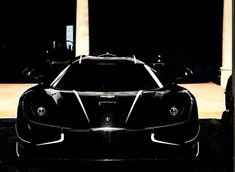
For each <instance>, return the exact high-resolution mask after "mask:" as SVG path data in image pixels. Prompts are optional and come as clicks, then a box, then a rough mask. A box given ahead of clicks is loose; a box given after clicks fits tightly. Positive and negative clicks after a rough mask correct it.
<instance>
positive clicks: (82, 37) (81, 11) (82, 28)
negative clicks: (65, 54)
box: [75, 0, 89, 56]
mask: <svg viewBox="0 0 235 172" xmlns="http://www.w3.org/2000/svg"><path fill="white" fill-rule="evenodd" d="M75 33H76V49H75V55H76V56H79V55H88V54H89V16H88V0H77V9H76V32H75Z"/></svg>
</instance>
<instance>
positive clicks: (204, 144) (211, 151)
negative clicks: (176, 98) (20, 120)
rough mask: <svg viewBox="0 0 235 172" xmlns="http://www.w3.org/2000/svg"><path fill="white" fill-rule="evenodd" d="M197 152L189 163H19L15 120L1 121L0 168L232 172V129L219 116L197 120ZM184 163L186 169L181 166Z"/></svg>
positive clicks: (19, 171) (6, 171)
mask: <svg viewBox="0 0 235 172" xmlns="http://www.w3.org/2000/svg"><path fill="white" fill-rule="evenodd" d="M200 124H201V132H200V136H199V140H200V154H199V157H198V159H197V160H196V161H194V162H193V163H192V164H186V163H187V162H180V163H179V162H173V161H171V162H170V161H169V162H166V161H165V162H131V163H130V162H128V163H127V162H76V161H75V162H63V161H53V162H45V161H40V162H30V164H26V165H27V166H26V165H22V164H18V163H17V161H16V154H15V141H16V135H15V128H14V125H15V119H1V120H0V146H1V147H0V171H1V172H24V171H25V172H26V171H27V172H38V171H43V172H47V171H57V172H60V171H102V172H105V171H122V172H125V171H145V172H147V171H152V170H153V169H155V170H154V171H164V172H167V171H179V170H181V171H192V172H233V171H234V160H233V158H234V154H233V153H234V151H233V136H234V135H233V129H230V130H227V129H225V128H224V127H223V126H222V125H221V122H220V120H218V119H200ZM185 166H187V168H184V167H185ZM26 167H27V168H26Z"/></svg>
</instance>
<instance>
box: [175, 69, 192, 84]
mask: <svg viewBox="0 0 235 172" xmlns="http://www.w3.org/2000/svg"><path fill="white" fill-rule="evenodd" d="M192 76H193V71H192V70H191V69H190V68H186V69H185V70H184V71H183V74H182V75H180V76H178V77H176V79H175V82H177V83H180V82H185V81H188V80H189V79H190V78H191V77H192Z"/></svg>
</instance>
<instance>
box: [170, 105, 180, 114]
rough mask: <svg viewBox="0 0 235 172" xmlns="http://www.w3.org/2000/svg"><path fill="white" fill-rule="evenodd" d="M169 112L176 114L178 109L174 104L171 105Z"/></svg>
mask: <svg viewBox="0 0 235 172" xmlns="http://www.w3.org/2000/svg"><path fill="white" fill-rule="evenodd" d="M169 112H170V114H171V115H172V116H177V115H178V114H179V110H178V109H177V108H176V107H175V106H173V107H171V108H170V111H169Z"/></svg>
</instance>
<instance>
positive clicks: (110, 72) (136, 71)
mask: <svg viewBox="0 0 235 172" xmlns="http://www.w3.org/2000/svg"><path fill="white" fill-rule="evenodd" d="M52 87H54V88H58V89H66V90H77V91H101V92H102V91H103V92H105V91H110V92H115V91H137V90H148V89H156V88H159V87H162V85H161V82H160V81H159V79H158V78H157V77H156V75H155V74H154V73H153V71H152V70H151V69H150V68H149V67H148V66H145V65H143V64H116V63H113V64H112V63H110V64H107V63H103V64H102V63H100V64H99V63H98V64H79V65H77V64H72V65H71V66H70V67H69V68H68V69H67V70H66V71H65V72H64V74H63V75H61V77H57V79H56V80H55V81H54V82H53V83H52Z"/></svg>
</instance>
